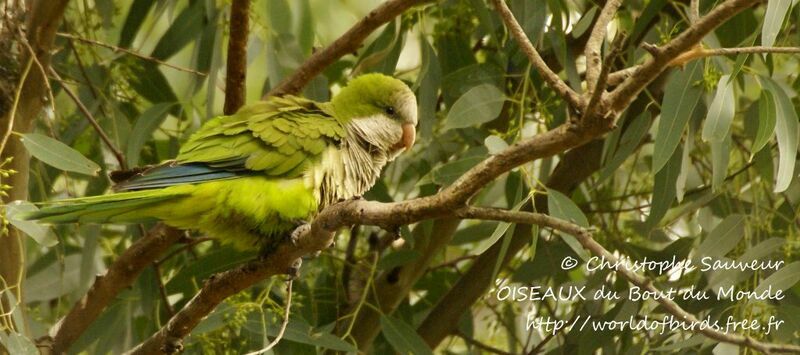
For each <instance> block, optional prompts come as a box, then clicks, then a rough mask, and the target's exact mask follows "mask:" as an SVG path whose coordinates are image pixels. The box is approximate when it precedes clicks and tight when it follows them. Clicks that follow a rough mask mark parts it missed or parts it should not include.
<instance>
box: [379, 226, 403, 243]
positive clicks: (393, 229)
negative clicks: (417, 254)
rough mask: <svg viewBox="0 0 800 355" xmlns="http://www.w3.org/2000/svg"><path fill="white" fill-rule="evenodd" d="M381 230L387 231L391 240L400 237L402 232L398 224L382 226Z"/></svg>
mask: <svg viewBox="0 0 800 355" xmlns="http://www.w3.org/2000/svg"><path fill="white" fill-rule="evenodd" d="M383 230H385V231H386V232H388V233H389V235H391V236H392V239H393V240H397V239H400V237H401V236H402V234H401V233H402V230H401V227H400V226H399V225H392V226H385V227H383Z"/></svg>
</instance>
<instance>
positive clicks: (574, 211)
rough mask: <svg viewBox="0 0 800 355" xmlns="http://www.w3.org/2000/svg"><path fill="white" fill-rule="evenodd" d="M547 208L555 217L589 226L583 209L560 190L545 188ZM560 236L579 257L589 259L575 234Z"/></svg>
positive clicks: (587, 253) (585, 226)
mask: <svg viewBox="0 0 800 355" xmlns="http://www.w3.org/2000/svg"><path fill="white" fill-rule="evenodd" d="M547 210H548V211H549V212H550V215H551V216H553V217H555V218H559V219H563V220H565V221H569V222H571V223H575V224H577V225H579V226H581V227H584V228H589V220H588V219H587V218H586V215H584V214H583V211H581V209H580V208H579V207H578V205H576V204H575V203H574V202H572V199H570V198H569V197H567V196H566V195H564V194H562V193H561V192H558V191H556V190H553V189H547ZM561 236H562V238H563V239H564V242H566V243H567V245H569V246H570V248H572V250H573V251H574V252H575V253H576V254H578V256H580V257H581V259H583V260H588V259H589V252H587V251H586V250H585V249H583V246H582V245H581V244H580V243H579V242H578V240H577V239H575V236H573V235H570V234H566V233H562V234H561Z"/></svg>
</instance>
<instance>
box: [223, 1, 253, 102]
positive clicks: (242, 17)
mask: <svg viewBox="0 0 800 355" xmlns="http://www.w3.org/2000/svg"><path fill="white" fill-rule="evenodd" d="M249 11H250V0H233V3H232V4H231V17H230V38H229V39H228V64H227V66H226V67H227V69H226V76H225V106H224V108H223V112H224V113H225V114H226V115H232V114H234V113H236V111H237V110H239V107H241V106H242V105H243V104H244V97H245V85H244V84H245V82H246V77H247V36H248V34H249V32H250V28H249V25H248V23H249V20H250V13H249Z"/></svg>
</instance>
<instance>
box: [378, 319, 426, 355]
mask: <svg viewBox="0 0 800 355" xmlns="http://www.w3.org/2000/svg"><path fill="white" fill-rule="evenodd" d="M380 322H381V330H382V331H383V336H384V337H386V340H387V341H389V344H391V345H392V347H393V348H394V350H395V351H397V352H398V353H400V354H402V355H408V354H413V355H425V354H431V355H432V354H433V351H431V349H430V348H429V347H428V345H427V344H426V343H425V341H424V340H422V337H420V336H419V334H417V331H416V330H414V328H412V327H411V326H409V325H408V324H406V323H405V322H403V321H402V320H399V319H397V318H392V317H390V316H387V315H384V314H382V315H381V320H380Z"/></svg>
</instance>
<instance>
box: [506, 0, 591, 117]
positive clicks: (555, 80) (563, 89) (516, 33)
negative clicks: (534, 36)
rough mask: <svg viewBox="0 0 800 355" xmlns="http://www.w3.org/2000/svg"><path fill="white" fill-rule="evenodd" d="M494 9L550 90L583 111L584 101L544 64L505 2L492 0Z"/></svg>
mask: <svg viewBox="0 0 800 355" xmlns="http://www.w3.org/2000/svg"><path fill="white" fill-rule="evenodd" d="M492 3H493V4H494V7H495V8H496V9H497V12H498V13H499V14H500V17H502V18H503V22H504V23H505V25H506V27H507V28H508V31H509V32H511V35H512V36H513V37H514V39H515V40H516V41H517V43H518V44H519V46H520V48H521V49H522V51H523V52H524V53H525V55H526V56H528V59H529V60H530V61H531V64H533V67H534V68H535V69H536V71H537V72H539V75H541V76H542V78H543V79H544V80H545V81H546V82H547V84H548V85H550V88H552V89H553V90H555V91H556V92H557V93H558V94H559V95H561V97H562V98H563V99H564V100H566V101H567V102H568V103H569V104H570V105H571V106H572V107H575V108H578V109H582V108H583V106H584V104H583V101H582V99H581V97H580V95H578V94H577V93H576V92H575V91H574V90H572V88H570V87H569V86H568V85H567V84H566V83H564V81H563V80H561V78H559V77H558V74H556V73H554V72H553V71H552V70H551V69H550V67H548V66H547V63H545V62H544V60H543V59H542V56H541V55H539V52H538V51H537V50H536V48H535V47H534V46H533V44H532V43H531V41H530V39H528V36H527V35H525V31H524V30H523V29H522V26H520V25H519V23H518V22H517V20H516V19H514V14H513V13H512V12H511V10H510V9H509V8H508V6H507V5H506V3H505V1H503V0H492Z"/></svg>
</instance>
